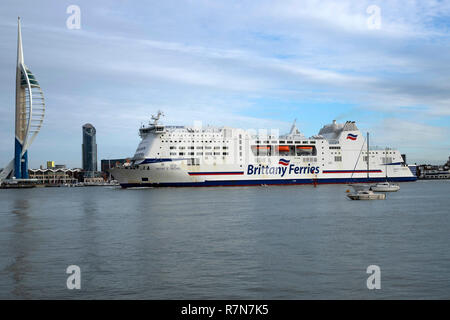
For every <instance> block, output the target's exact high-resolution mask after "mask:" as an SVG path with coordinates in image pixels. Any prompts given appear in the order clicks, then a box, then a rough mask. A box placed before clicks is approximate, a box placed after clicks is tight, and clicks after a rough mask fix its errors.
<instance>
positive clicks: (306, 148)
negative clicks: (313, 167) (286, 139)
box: [297, 146, 313, 150]
mask: <svg viewBox="0 0 450 320" xmlns="http://www.w3.org/2000/svg"><path fill="white" fill-rule="evenodd" d="M312 148H313V147H303V146H297V149H301V150H312Z"/></svg>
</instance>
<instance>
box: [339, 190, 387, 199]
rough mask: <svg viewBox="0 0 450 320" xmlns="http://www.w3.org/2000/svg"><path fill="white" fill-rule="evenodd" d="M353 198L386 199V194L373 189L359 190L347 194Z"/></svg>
mask: <svg viewBox="0 0 450 320" xmlns="http://www.w3.org/2000/svg"><path fill="white" fill-rule="evenodd" d="M347 197H349V198H350V199H351V200H384V199H386V194H384V193H375V192H373V191H372V190H359V191H355V192H352V193H349V194H347Z"/></svg>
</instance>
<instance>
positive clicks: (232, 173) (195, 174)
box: [189, 171, 244, 176]
mask: <svg viewBox="0 0 450 320" xmlns="http://www.w3.org/2000/svg"><path fill="white" fill-rule="evenodd" d="M242 174H244V171H230V172H189V175H190V176H215V175H217V176H230V175H242Z"/></svg>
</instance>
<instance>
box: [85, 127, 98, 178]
mask: <svg viewBox="0 0 450 320" xmlns="http://www.w3.org/2000/svg"><path fill="white" fill-rule="evenodd" d="M82 132H83V145H82V157H83V159H82V160H83V170H84V176H85V177H94V176H95V172H97V142H96V130H95V127H94V126H93V125H92V124H90V123H86V124H85V125H84V126H83V129H82Z"/></svg>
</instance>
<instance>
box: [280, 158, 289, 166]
mask: <svg viewBox="0 0 450 320" xmlns="http://www.w3.org/2000/svg"><path fill="white" fill-rule="evenodd" d="M289 162H291V160H286V159H280V161H278V164H282V165H283V166H287V165H289Z"/></svg>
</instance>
